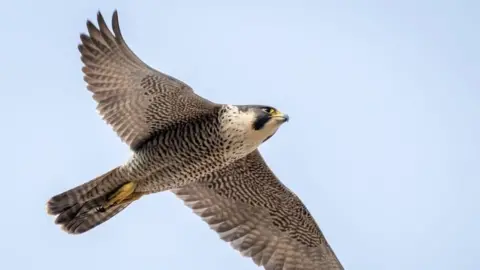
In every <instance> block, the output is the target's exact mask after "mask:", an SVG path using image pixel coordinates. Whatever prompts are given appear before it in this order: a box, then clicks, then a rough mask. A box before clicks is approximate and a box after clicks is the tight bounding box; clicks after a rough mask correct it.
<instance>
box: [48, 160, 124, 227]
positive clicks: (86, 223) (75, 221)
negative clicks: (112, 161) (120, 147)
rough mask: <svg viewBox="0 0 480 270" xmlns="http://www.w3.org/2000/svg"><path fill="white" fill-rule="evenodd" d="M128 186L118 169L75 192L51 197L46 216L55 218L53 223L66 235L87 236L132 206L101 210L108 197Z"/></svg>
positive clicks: (114, 206) (71, 191)
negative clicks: (124, 185)
mask: <svg viewBox="0 0 480 270" xmlns="http://www.w3.org/2000/svg"><path fill="white" fill-rule="evenodd" d="M126 182H128V180H127V179H124V178H123V177H122V175H121V173H120V171H119V167H117V168H115V169H113V170H111V171H109V172H107V173H105V174H103V175H101V176H99V177H97V178H95V179H93V180H91V181H89V182H87V183H84V184H82V185H79V186H77V187H75V188H72V189H70V190H67V191H65V192H63V193H60V194H58V195H55V196H53V197H52V198H51V199H50V200H49V201H48V202H47V213H48V214H50V215H58V216H57V218H56V219H55V223H56V224H59V225H61V227H62V229H63V230H65V231H66V232H68V233H72V234H79V233H83V232H86V231H88V230H90V229H92V228H94V227H96V226H98V225H100V224H101V223H103V222H105V221H107V220H109V219H110V218H111V217H113V216H114V215H116V214H118V213H119V212H120V211H122V210H123V209H125V207H127V206H128V205H129V204H130V203H131V202H125V203H121V204H118V205H113V206H111V207H109V208H107V209H103V208H102V206H103V205H104V204H105V203H106V202H107V200H108V197H109V196H110V195H111V194H112V193H113V192H115V191H116V190H117V189H118V188H120V187H121V186H122V185H123V184H125V183H126Z"/></svg>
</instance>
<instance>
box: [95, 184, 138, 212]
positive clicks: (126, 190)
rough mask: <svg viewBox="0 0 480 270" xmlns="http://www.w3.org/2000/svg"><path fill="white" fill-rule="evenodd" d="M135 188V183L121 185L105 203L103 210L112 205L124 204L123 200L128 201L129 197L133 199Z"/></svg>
mask: <svg viewBox="0 0 480 270" xmlns="http://www.w3.org/2000/svg"><path fill="white" fill-rule="evenodd" d="M136 187H137V184H136V183H135V182H128V183H127V184H125V185H123V186H122V187H120V188H119V189H118V190H117V191H115V193H113V194H112V195H111V196H110V197H109V198H108V201H107V203H105V205H104V206H103V208H104V209H107V208H109V207H110V206H112V205H115V204H118V203H122V202H124V200H126V199H128V198H129V197H134V196H132V195H133V194H135V193H134V191H135V188H136ZM140 196H141V195H140ZM139 198H140V197H139Z"/></svg>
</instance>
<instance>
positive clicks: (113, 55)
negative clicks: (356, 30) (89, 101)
mask: <svg viewBox="0 0 480 270" xmlns="http://www.w3.org/2000/svg"><path fill="white" fill-rule="evenodd" d="M97 21H98V28H97V27H96V26H95V25H94V24H93V23H92V22H91V21H89V20H88V21H87V29H88V35H87V34H81V35H80V38H81V44H80V45H79V46H78V49H79V51H80V53H81V60H82V62H83V63H84V66H83V68H82V71H83V73H84V75H85V76H84V80H85V81H86V82H87V88H88V90H90V91H91V92H92V93H93V98H94V99H95V101H97V103H98V105H97V110H98V112H99V114H100V115H101V116H102V118H103V119H104V120H105V121H106V122H107V123H108V124H109V125H111V126H112V128H113V130H114V131H115V132H116V133H117V135H118V136H119V137H120V138H121V139H122V141H124V142H125V143H127V144H128V145H129V146H130V147H131V148H132V149H135V148H136V147H138V146H139V145H140V144H141V143H142V142H144V141H145V140H148V138H149V137H150V136H152V135H153V134H154V133H155V132H157V131H159V130H161V129H163V128H165V127H167V126H169V125H172V124H175V123H178V122H182V121H189V120H192V119H195V117H197V116H200V115H203V114H206V113H210V112H211V111H212V108H213V107H214V106H215V104H214V103H212V102H210V101H208V100H206V99H204V98H202V97H200V96H198V95H196V94H195V93H194V91H193V90H192V88H191V87H190V86H188V85H187V84H185V83H183V82H182V81H180V80H178V79H176V78H174V77H172V76H169V75H167V74H164V73H161V72H160V71H157V70H155V69H153V68H151V67H150V66H148V65H147V64H145V63H144V62H143V61H142V60H140V58H138V57H137V56H136V55H135V54H134V53H133V52H132V50H131V49H130V48H129V47H128V45H127V44H126V42H125V40H124V39H123V36H122V33H121V31H120V26H119V22H118V13H117V11H115V12H114V13H113V17H112V28H113V33H112V32H111V31H110V30H109V28H108V26H107V24H106V23H105V20H104V18H103V16H102V14H101V13H100V12H98V14H97Z"/></svg>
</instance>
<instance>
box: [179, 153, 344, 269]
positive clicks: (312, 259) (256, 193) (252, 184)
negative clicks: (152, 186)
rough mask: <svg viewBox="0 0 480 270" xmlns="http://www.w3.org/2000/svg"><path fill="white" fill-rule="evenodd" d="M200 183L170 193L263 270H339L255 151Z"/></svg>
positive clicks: (312, 227) (315, 230)
mask: <svg viewBox="0 0 480 270" xmlns="http://www.w3.org/2000/svg"><path fill="white" fill-rule="evenodd" d="M202 180H204V181H203V182H202V183H196V184H193V185H189V186H185V187H182V188H177V189H174V190H172V191H173V192H174V193H175V194H176V195H177V196H178V197H179V198H181V199H182V200H183V201H184V202H185V204H186V205H187V206H188V207H190V208H191V209H193V211H194V213H196V214H197V215H199V216H200V217H202V219H203V220H204V221H205V222H207V223H208V224H209V226H210V228H212V229H213V230H215V231H216V232H217V233H218V234H219V235H220V237H221V239H223V240H224V241H227V242H230V244H231V245H232V246H233V248H235V249H237V250H238V251H240V252H241V253H242V254H243V255H244V256H248V257H251V258H252V259H253V261H254V262H255V263H256V264H257V265H261V266H263V267H264V268H265V269H266V270H278V269H282V270H287V269H288V270H290V269H295V270H327V269H328V270H334V269H335V270H340V269H343V267H342V265H341V263H340V262H339V260H338V259H337V257H336V255H335V254H334V252H333V250H332V249H331V248H330V246H329V245H328V243H327V241H326V239H325V238H324V236H323V234H322V232H321V231H320V229H319V227H318V225H317V224H316V222H315V220H314V219H313V217H312V216H311V215H310V213H309V211H308V210H307V208H306V207H305V205H304V204H303V203H302V201H301V200H300V199H299V198H298V197H297V196H296V195H295V194H294V193H293V192H291V191H290V190H289V189H288V188H287V187H285V186H284V185H283V184H282V183H281V182H280V181H279V180H278V179H277V178H276V177H275V175H274V174H273V172H272V171H271V170H270V169H269V167H268V165H267V164H266V163H265V161H264V160H263V158H262V156H261V155H260V153H259V152H258V150H255V151H254V152H252V153H251V154H250V155H248V156H247V157H246V158H244V159H241V160H239V161H237V162H236V163H234V164H232V165H230V166H229V167H227V168H225V169H223V170H221V171H220V172H217V173H216V174H215V175H211V176H209V179H202Z"/></svg>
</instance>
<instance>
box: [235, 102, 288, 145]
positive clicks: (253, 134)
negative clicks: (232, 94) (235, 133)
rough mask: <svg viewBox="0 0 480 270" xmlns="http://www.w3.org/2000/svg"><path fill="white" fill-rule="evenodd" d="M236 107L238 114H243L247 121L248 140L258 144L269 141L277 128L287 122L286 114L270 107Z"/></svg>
mask: <svg viewBox="0 0 480 270" xmlns="http://www.w3.org/2000/svg"><path fill="white" fill-rule="evenodd" d="M237 107H238V108H239V110H240V114H244V116H245V118H246V119H247V124H248V125H249V128H250V131H249V132H248V133H249V135H248V137H249V139H252V140H254V141H257V142H258V143H263V142H265V141H266V140H268V139H270V138H271V137H272V136H273V135H274V134H275V132H276V131H277V130H278V128H279V127H280V126H281V125H282V124H283V123H285V122H288V120H289V117H288V115H287V114H284V113H282V112H280V111H279V110H277V109H276V108H274V107H271V106H266V105H245V106H237Z"/></svg>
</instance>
